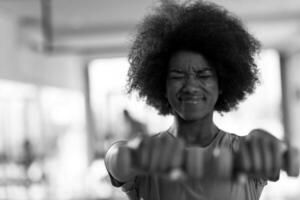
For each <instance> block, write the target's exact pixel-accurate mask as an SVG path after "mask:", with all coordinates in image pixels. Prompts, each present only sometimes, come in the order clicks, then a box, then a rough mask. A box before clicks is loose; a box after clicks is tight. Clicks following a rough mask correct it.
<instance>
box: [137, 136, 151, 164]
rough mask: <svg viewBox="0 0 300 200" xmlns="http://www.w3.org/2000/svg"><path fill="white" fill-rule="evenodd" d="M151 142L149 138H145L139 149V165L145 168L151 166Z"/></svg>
mask: <svg viewBox="0 0 300 200" xmlns="http://www.w3.org/2000/svg"><path fill="white" fill-rule="evenodd" d="M149 143H150V140H149V139H145V140H143V142H142V144H141V146H140V148H139V149H138V151H139V162H138V165H139V167H141V168H142V169H143V170H147V169H148V166H149V160H150V152H149V150H150V149H149Z"/></svg>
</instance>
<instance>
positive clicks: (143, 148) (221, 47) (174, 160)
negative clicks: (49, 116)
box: [105, 1, 282, 200]
mask: <svg viewBox="0 0 300 200" xmlns="http://www.w3.org/2000/svg"><path fill="white" fill-rule="evenodd" d="M259 48H260V44H259V42H258V41H257V40H256V39H255V38H254V37H253V36H252V35H251V34H249V33H248V32H247V30H246V29H245V28H244V27H243V25H242V24H241V22H240V21H239V20H238V19H237V18H236V17H235V16H233V15H232V14H231V13H229V12H228V11H226V10H225V9H224V8H222V7H219V6H217V5H215V4H212V3H207V2H203V1H198V2H195V3H186V4H176V3H163V4H161V5H160V6H159V7H157V8H156V9H155V10H154V13H152V14H150V15H149V16H147V17H146V18H145V19H144V21H143V22H142V23H141V24H140V26H139V27H138V33H137V35H136V38H135V40H134V43H133V45H132V47H131V50H130V54H129V62H130V69H129V72H128V91H129V93H130V92H132V91H137V92H138V94H139V96H140V97H141V98H143V99H144V100H145V101H146V103H147V104H148V105H150V106H153V107H154V108H156V109H157V110H158V111H159V113H160V114H161V115H173V116H174V123H173V124H172V126H171V127H170V128H169V129H168V130H166V131H162V132H161V133H158V134H156V135H155V136H153V137H150V138H145V139H143V141H142V143H141V145H140V146H139V148H138V151H137V152H136V155H135V156H134V158H133V159H134V163H135V168H134V169H131V170H129V171H128V170H124V168H123V166H124V165H125V163H126V159H125V158H124V157H123V156H125V154H124V151H123V150H125V149H126V148H127V147H128V146H129V142H126V141H122V142H117V143H115V144H114V145H112V147H111V148H110V149H109V150H108V152H107V154H106V157H105V161H106V166H107V170H108V172H109V175H110V177H111V181H112V184H113V185H114V186H117V187H118V186H122V187H123V190H124V192H126V193H127V194H128V196H129V197H130V199H144V200H159V199H160V200H167V199H173V200H174V199H175V200H176V199H178V200H179V199H180V200H183V199H189V200H190V199H222V200H224V199H228V200H229V199H230V200H235V199H236V200H244V199H245V200H246V199H248V200H254V199H259V197H260V194H261V192H262V189H263V187H264V185H265V184H266V183H267V180H273V181H274V180H277V179H278V178H279V172H280V167H281V165H282V155H281V142H280V141H279V140H277V139H276V138H275V137H273V136H272V135H270V134H269V133H267V132H266V131H263V130H260V129H255V130H253V131H251V132H250V133H249V135H247V136H246V137H240V136H237V135H235V134H230V133H226V132H225V131H223V130H221V129H219V128H218V127H217V126H216V125H215V123H214V122H213V112H214V111H217V112H220V113H225V112H228V111H230V110H232V109H235V108H236V107H237V105H238V103H239V102H240V101H242V100H244V99H245V97H246V96H247V95H249V94H251V93H252V92H253V91H254V89H255V85H256V83H257V82H258V77H257V73H258V70H257V66H256V64H255V63H254V56H255V54H256V53H257V52H258V51H259ZM193 147H198V148H202V149H205V150H207V154H210V152H213V149H215V148H219V147H222V148H223V147H226V148H228V149H229V150H230V151H231V152H235V153H237V152H238V153H237V154H238V155H239V158H240V159H239V162H238V165H239V168H240V170H241V171H244V172H245V173H247V174H249V176H248V178H247V180H246V182H245V183H244V184H242V185H241V184H239V183H238V182H237V181H235V180H234V179H227V180H223V181H221V179H220V178H219V177H218V176H217V175H215V174H216V172H217V171H216V169H217V166H213V165H206V166H204V168H206V169H205V170H204V171H205V174H204V175H203V176H206V179H204V178H203V179H194V178H193V177H194V176H195V175H197V169H198V167H199V169H200V168H201V167H203V166H201V164H202V163H201V161H199V157H197V155H194V157H193V159H189V162H192V164H194V166H196V167H194V168H193V169H192V170H188V169H186V171H187V175H188V177H190V178H187V179H186V180H184V181H174V180H172V179H169V178H166V177H165V176H164V175H165V174H168V172H170V170H171V171H172V170H173V169H177V168H180V167H182V166H183V165H184V164H183V163H186V162H187V161H186V158H185V154H184V152H185V151H186V150H187V149H188V148H193ZM210 150H211V151H210ZM195 163H198V164H195ZM190 164H191V163H188V164H186V165H190ZM192 164H191V165H192ZM141 171H142V172H141Z"/></svg>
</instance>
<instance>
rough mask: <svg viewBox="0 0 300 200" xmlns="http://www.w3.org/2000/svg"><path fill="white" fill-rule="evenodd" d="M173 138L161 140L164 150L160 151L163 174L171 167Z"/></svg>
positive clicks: (160, 167) (160, 165) (160, 164)
mask: <svg viewBox="0 0 300 200" xmlns="http://www.w3.org/2000/svg"><path fill="white" fill-rule="evenodd" d="M173 140H174V139H173V138H172V139H168V138H167V137H163V138H161V145H162V149H161V151H160V162H159V170H160V171H161V172H165V171H167V170H168V168H169V166H170V154H172V149H173V147H172V144H173Z"/></svg>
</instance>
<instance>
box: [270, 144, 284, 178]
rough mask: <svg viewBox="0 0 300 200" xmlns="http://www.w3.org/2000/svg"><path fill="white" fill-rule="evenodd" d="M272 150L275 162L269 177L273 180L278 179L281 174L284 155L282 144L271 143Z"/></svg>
mask: <svg viewBox="0 0 300 200" xmlns="http://www.w3.org/2000/svg"><path fill="white" fill-rule="evenodd" d="M271 150H272V154H273V162H272V168H271V174H270V176H269V177H268V178H269V179H270V180H271V181H277V180H278V179H279V175H280V169H281V166H282V162H283V159H282V158H283V155H282V152H281V146H280V144H278V143H275V144H272V145H271Z"/></svg>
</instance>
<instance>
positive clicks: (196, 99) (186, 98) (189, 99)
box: [179, 94, 206, 104]
mask: <svg viewBox="0 0 300 200" xmlns="http://www.w3.org/2000/svg"><path fill="white" fill-rule="evenodd" d="M205 100H206V98H205V96H204V95H202V94H199V95H183V96H180V97H179V101H180V102H182V103H187V104H199V103H202V102H203V101H205Z"/></svg>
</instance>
